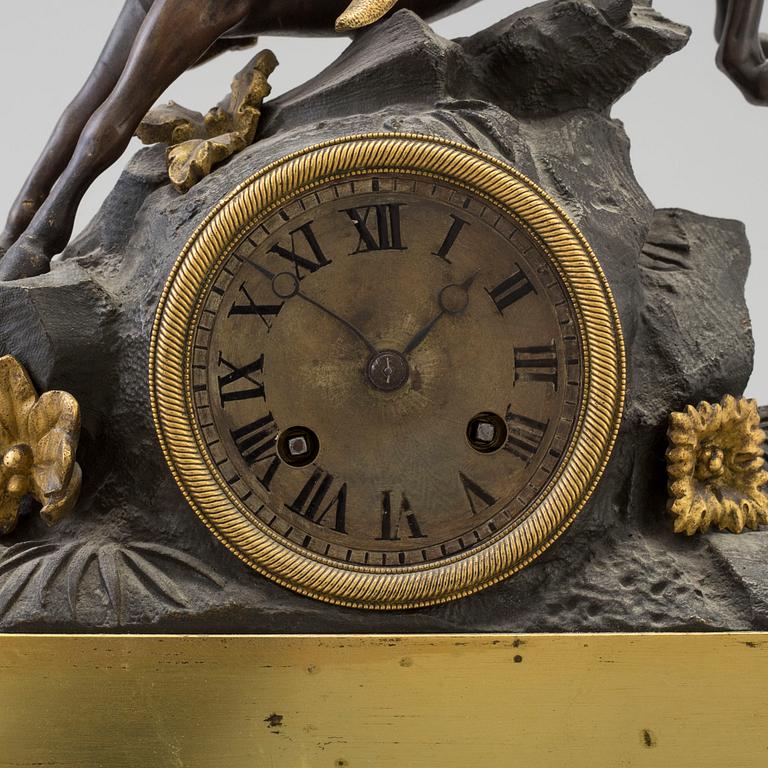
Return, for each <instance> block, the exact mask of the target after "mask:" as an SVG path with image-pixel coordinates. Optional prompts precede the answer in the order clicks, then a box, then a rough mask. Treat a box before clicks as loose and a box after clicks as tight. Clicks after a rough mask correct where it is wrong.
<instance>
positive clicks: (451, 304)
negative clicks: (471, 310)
mask: <svg viewBox="0 0 768 768" xmlns="http://www.w3.org/2000/svg"><path fill="white" fill-rule="evenodd" d="M476 277H477V272H475V273H474V274H473V275H471V276H470V277H468V278H467V279H466V280H465V281H464V282H463V283H451V284H450V285H446V286H445V287H444V288H443V289H442V290H441V291H440V293H439V294H438V295H437V304H438V307H439V312H438V313H437V314H436V315H435V316H434V317H433V318H432V319H431V320H430V321H429V322H428V323H427V324H426V325H425V326H424V327H423V328H421V329H420V330H419V331H417V332H416V333H415V334H414V336H413V338H412V339H411V340H410V341H409V342H408V344H407V345H406V347H405V349H404V350H403V354H404V355H408V354H410V353H411V352H413V350H414V349H416V347H418V346H419V344H421V342H422V341H424V339H426V338H427V336H428V335H429V333H430V331H431V330H432V329H433V328H434V327H435V325H437V323H438V321H439V320H440V318H441V317H443V316H444V315H460V314H461V313H462V312H463V311H464V310H465V309H466V308H467V306H468V305H469V289H470V288H471V287H472V283H474V282H475V278H476Z"/></svg>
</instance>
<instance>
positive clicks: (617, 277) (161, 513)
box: [0, 0, 768, 632]
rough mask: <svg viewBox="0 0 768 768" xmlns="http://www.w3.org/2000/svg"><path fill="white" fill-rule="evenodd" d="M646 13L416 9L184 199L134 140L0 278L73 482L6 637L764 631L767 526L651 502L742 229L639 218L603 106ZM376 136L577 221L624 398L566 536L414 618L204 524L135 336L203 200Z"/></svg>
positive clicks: (741, 323)
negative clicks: (306, 592)
mask: <svg viewBox="0 0 768 768" xmlns="http://www.w3.org/2000/svg"><path fill="white" fill-rule="evenodd" d="M686 39H687V30H686V29H685V28H682V27H679V26H677V25H674V24H671V23H670V22H667V21H666V20H664V19H662V18H661V17H660V16H659V15H658V14H657V13H656V12H654V11H653V10H652V9H651V8H650V7H648V5H647V4H645V3H638V4H637V5H636V6H634V7H633V6H632V5H631V3H629V2H627V1H626V0H614V1H613V2H611V1H609V0H602V1H599V0H594V1H592V0H568V2H562V1H561V2H548V3H541V4H539V5H537V6H535V7H533V8H531V9H528V10H526V11H523V12H521V13H518V14H516V15H514V16H511V17H510V18H508V19H506V20H505V21H503V22H500V23H499V24H497V25H496V26H494V27H492V28H491V29H489V30H487V31H485V32H482V33H480V34H478V35H476V36H474V37H472V38H468V39H465V40H461V41H458V42H449V41H446V40H443V39H441V38H439V37H437V36H436V35H434V34H433V32H432V31H431V30H430V29H429V28H428V27H427V26H426V25H424V24H423V23H422V22H421V21H420V20H419V19H418V18H417V17H415V16H414V15H412V14H411V13H409V12H405V11H403V12H400V13H397V14H395V15H394V16H392V17H391V18H389V19H387V20H386V21H385V22H383V23H381V24H379V25H377V26H375V27H374V28H372V29H370V30H368V31H366V32H364V33H362V34H361V35H359V37H358V38H357V39H356V40H355V42H354V43H353V44H352V45H351V46H350V47H349V49H348V50H347V51H346V52H345V53H344V54H343V55H342V56H341V58H340V59H339V60H338V61H337V62H336V63H334V64H333V65H332V66H331V67H329V68H328V69H327V70H326V71H325V72H323V73H322V74H320V75H319V76H318V77H316V78H315V79H314V80H312V81H310V82H309V83H307V84H306V85H304V86H302V87H301V88H299V89H297V90H295V91H293V92H291V93H289V94H286V95H285V96H283V97H281V98H279V99H276V100H275V101H273V102H272V103H271V104H269V105H267V107H266V109H265V115H264V123H263V127H262V131H261V135H260V137H259V141H258V142H257V143H256V144H255V145H254V146H253V147H251V148H250V149H248V150H247V151H245V152H244V153H243V154H241V155H239V156H238V157H236V158H234V159H233V160H232V162H230V163H229V164H228V165H227V166H225V167H223V168H221V169H220V170H218V171H217V172H216V173H214V174H213V175H212V176H210V177H209V178H207V179H205V180H204V181H203V182H201V183H200V184H199V185H198V186H196V187H195V188H194V189H193V190H192V191H191V192H190V193H189V194H187V195H186V196H182V195H180V194H179V193H177V192H176V191H175V190H173V188H172V187H171V186H170V185H169V184H168V183H167V178H166V174H165V165H164V161H163V151H162V149H161V148H151V149H148V150H143V151H142V152H140V153H139V154H138V155H137V156H136V157H135V158H134V160H133V161H132V162H131V164H130V165H129V167H128V169H127V170H126V172H125V173H124V175H123V177H122V178H121V179H120V181H119V183H118V184H117V186H116V188H115V190H114V192H113V193H112V194H111V195H110V197H109V198H108V199H107V201H106V202H105V204H104V206H103V208H102V210H101V212H100V213H99V215H98V216H97V217H96V218H95V220H94V221H93V222H92V224H91V225H90V227H89V228H88V230H87V231H86V232H85V233H84V234H83V236H82V237H81V238H80V239H79V240H78V241H77V242H75V243H74V244H73V245H72V246H71V247H70V248H69V249H68V250H67V252H66V253H65V254H64V258H63V260H62V262H61V263H57V264H56V265H55V267H54V269H53V271H52V272H51V274H49V275H46V276H43V277H40V278H36V279H34V280H28V281H26V282H20V283H14V284H5V285H0V354H13V355H15V356H17V357H18V358H19V360H20V361H21V362H22V363H24V364H25V365H26V366H27V368H28V369H29V371H30V372H31V374H32V375H33V377H34V378H35V380H36V383H37V385H38V387H39V388H40V389H41V390H47V389H53V388H57V389H64V390H67V391H69V392H72V393H73V394H74V395H75V396H76V397H77V398H78V400H79V401H80V403H81V404H82V409H83V437H82V441H81V450H80V454H79V460H80V463H81V464H82V466H83V469H84V472H85V488H84V492H83V496H82V500H81V503H80V507H79V510H78V512H77V514H76V516H75V517H74V518H73V519H71V520H69V521H67V522H66V523H64V524H63V525H62V526H60V527H59V528H56V529H53V530H48V529H45V528H44V526H43V525H42V524H41V523H39V522H38V521H37V520H36V518H35V516H33V515H30V516H28V517H27V518H26V519H25V520H23V521H22V523H21V524H20V526H19V528H18V530H17V532H16V533H15V534H14V538H13V539H11V540H6V541H5V544H6V545H7V548H6V549H5V550H4V551H2V552H1V553H0V629H3V630H49V631H64V630H75V631H98V630H105V629H106V630H129V631H139V630H143V631H184V632H192V631H207V632H241V631H243V632H245V631H247V632H278V631H280V632H328V631H334V632H356V631H366V632H379V631H380V632H392V631H405V632H425V631H456V632H461V631H485V630H498V631H511V632H521V631H543V630H549V631H579V630H581V631H601V630H682V629H689V630H690V629H749V628H764V627H767V626H768V607H767V606H768V597H767V595H768V579H766V577H765V576H764V574H762V573H760V569H758V568H757V567H756V564H757V563H759V562H760V561H761V560H762V559H764V553H766V552H768V533H758V534H748V535H746V536H744V537H741V538H738V539H736V538H735V537H733V536H727V535H722V534H710V535H708V536H703V537H699V538H694V539H685V538H680V537H676V536H674V535H673V534H672V533H671V524H670V521H669V520H668V519H666V517H665V514H664V509H665V496H666V488H665V474H664V471H665V470H664V458H663V457H664V433H665V428H666V417H667V415H668V414H669V412H670V411H672V410H675V409H678V408H680V407H682V406H684V405H685V404H686V403H689V402H698V401H699V400H700V399H711V400H718V399H719V398H720V396H721V395H722V394H724V393H732V394H740V393H741V392H742V391H743V388H744V386H745V385H746V382H747V380H748V378H749V375H750V371H751V362H752V338H751V333H750V326H749V318H748V315H747V310H746V307H745V304H744V282H745V278H746V274H747V269H748V263H749V249H748V245H747V242H746V239H745V236H744V230H743V227H742V225H741V224H739V223H737V222H732V221H721V220H715V219H709V218H705V217H702V216H697V215H695V214H693V213H688V212H685V211H678V210H672V211H655V210H654V207H653V205H652V204H651V203H650V201H649V200H648V199H647V197H646V196H645V194H644V193H643V191H642V190H641V189H640V188H639V187H638V185H637V182H636V181H635V178H634V175H633V173H632V169H631V166H630V162H629V143H628V140H627V137H626V136H625V134H624V131H623V128H622V126H621V125H620V124H619V123H618V122H615V121H613V120H611V118H610V117H609V109H610V106H611V105H612V103H613V102H614V101H615V100H616V99H617V98H619V97H620V96H621V95H622V94H623V93H625V92H626V91H627V90H628V89H629V88H630V87H631V86H632V84H633V83H634V81H635V79H636V78H637V77H639V76H640V75H641V74H643V73H644V72H645V71H647V70H648V69H650V68H651V67H653V66H654V65H655V64H657V63H658V61H660V60H661V58H663V56H665V55H666V54H668V53H671V52H673V51H675V50H677V49H679V48H680V47H682V46H683V45H684V43H685V41H686ZM373 131H399V132H415V133H427V134H435V135H438V136H442V137H446V138H450V139H454V140H458V141H461V142H464V143H466V144H469V145H471V146H476V147H480V148H481V149H483V150H485V151H487V152H490V153H492V154H494V155H496V156H498V157H500V158H502V159H504V160H506V161H507V162H509V163H510V164H512V165H514V166H515V167H517V168H518V169H520V170H521V171H522V172H523V173H525V174H526V175H527V176H529V177H531V178H532V179H533V180H534V181H536V182H537V183H538V184H539V185H541V186H542V187H543V188H544V189H546V190H547V191H548V192H549V193H550V194H551V195H552V196H554V197H555V198H556V200H557V201H558V202H559V203H560V205H561V206H563V208H565V210H566V211H567V212H568V213H569V214H570V216H571V217H572V218H573V219H574V220H575V221H576V223H577V225H578V226H579V227H580V228H581V229H582V231H583V232H584V233H585V235H586V236H587V238H588V239H589V241H590V242H591V244H592V246H593V247H594V249H595V251H596V252H597V254H598V257H599V258H600V260H601V263H602V265H603V267H604V269H605V271H606V274H607V276H608V279H609V281H610V283H611V285H612V288H613V291H614V294H615V297H616V299H617V303H618V305H619V309H620V313H621V319H622V325H623V328H624V332H625V336H626V340H627V346H628V353H629V372H630V381H629V398H628V405H627V410H626V415H625V418H624V423H623V428H622V432H621V435H620V438H619V443H618V447H617V450H616V452H615V455H614V458H613V460H612V462H611V464H610V467H609V470H608V472H607V474H606V477H605V478H604V480H603V482H602V484H601V486H600V488H599V490H598V492H597V493H596V495H595V496H594V498H593V499H592V501H591V502H590V504H589V506H588V507H587V509H586V510H585V511H584V512H583V513H582V514H581V516H580V517H579V518H578V520H577V521H576V523H575V524H574V525H573V527H572V528H571V529H570V530H569V531H568V533H567V535H565V536H563V537H562V538H561V539H560V540H559V541H558V542H557V543H556V544H555V545H554V546H552V547H551V549H549V550H548V551H547V552H546V553H545V554H544V555H543V556H542V557H541V558H539V559H538V560H537V561H536V562H535V563H534V564H533V565H531V566H529V567H528V568H526V569H524V570H523V571H522V572H521V573H519V574H518V575H516V576H514V577H512V578H511V579H509V580H508V581H506V582H504V583H502V584H499V585H498V586H496V587H493V588H491V589H489V590H487V591H485V592H483V593H481V594H478V595H475V596H473V597H470V598H467V599H464V600H461V601H459V602H456V603H453V604H449V605H445V606H441V607H435V608H432V609H427V610H419V611H413V612H399V613H392V614H381V613H377V614H371V613H366V612H362V611H352V610H347V609H342V608H335V607H331V606H327V605H323V604H321V603H317V602H315V601H312V600H309V599H306V598H302V597H299V596H298V595H295V594H293V593H291V592H289V591H286V590H284V589H282V588H280V587H277V586H275V585H273V584H272V583H271V582H269V581H268V580H266V579H264V578H262V577H260V576H258V575H257V574H256V573H255V572H253V571H252V570H250V569H249V568H247V567H246V566H245V565H243V564H242V563H240V562H239V561H238V560H237V559H235V558H234V557H232V556H231V555H230V554H229V553H228V552H227V551H226V550H225V549H224V548H223V547H222V546H221V545H219V544H218V543H217V542H216V541H215V540H214V539H213V538H212V537H211V536H210V535H209V533H208V532H207V531H206V530H205V528H204V527H203V526H202V525H201V524H200V523H199V522H198V520H197V518H196V517H195V515H194V514H193V513H192V512H191V510H190V509H189V508H188V507H187V505H186V504H185V502H184V500H183V498H182V497H181V494H180V493H179V491H178V490H177V488H176V485H175V483H174V481H173V480H172V478H171V476H170V474H169V472H168V470H167V468H166V466H165V463H164V461H163V458H162V456H161V453H160V450H159V448H158V444H157V440H156V437H155V433H154V429H153V426H152V423H151V417H150V409H149V396H148V390H147V360H148V348H149V335H150V329H151V325H152V321H153V315H154V311H155V308H156V306H157V302H158V298H159V296H160V293H161V291H162V287H163V284H164V282H165V280H166V278H167V276H168V274H169V272H170V269H171V266H172V264H173V262H174V260H175V259H176V257H177V255H178V253H179V252H180V251H181V249H182V247H183V245H184V243H185V242H186V240H187V239H188V238H189V236H190V235H191V233H192V232H193V230H194V229H195V228H196V227H197V225H198V224H199V223H200V221H201V220H202V219H203V217H204V216H205V215H206V213H207V212H208V211H209V210H210V209H211V208H212V207H213V206H214V205H215V203H216V202H217V201H218V200H219V199H220V198H221V197H222V196H223V195H225V194H226V193H228V192H229V191H230V190H231V189H232V188H233V187H235V186H236V185H237V184H239V183H240V182H242V181H243V180H244V179H246V178H247V177H249V176H250V175H252V174H253V173H254V172H256V171H257V170H258V169H260V168H262V167H263V166H264V165H266V164H268V163H270V162H272V161H273V160H275V159H277V158H279V157H281V156H283V155H285V154H287V153H289V152H292V151H295V150H298V149H300V148H302V147H304V146H305V145H307V144H308V143H314V142H319V141H323V140H325V139H330V138H335V137H338V136H342V135H349V134H355V133H361V132H373Z"/></svg>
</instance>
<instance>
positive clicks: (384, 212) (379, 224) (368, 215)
mask: <svg viewBox="0 0 768 768" xmlns="http://www.w3.org/2000/svg"><path fill="white" fill-rule="evenodd" d="M402 207H403V206H402V205H401V204H400V203H386V204H381V205H369V206H367V207H365V208H347V209H345V210H343V211H342V213H346V214H347V216H349V218H350V220H351V221H352V223H353V224H354V225H355V229H356V230H357V234H358V235H359V237H360V239H359V240H358V243H357V248H356V249H355V250H354V251H353V252H352V253H368V252H370V251H392V250H395V251H404V250H405V246H404V245H403V240H402V233H401V231H400V209H401V208H402Z"/></svg>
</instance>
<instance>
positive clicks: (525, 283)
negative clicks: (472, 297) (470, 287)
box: [486, 267, 536, 314]
mask: <svg viewBox="0 0 768 768" xmlns="http://www.w3.org/2000/svg"><path fill="white" fill-rule="evenodd" d="M486 290H488V289H486ZM529 293H536V289H535V288H534V287H533V285H531V281H530V280H529V279H528V277H527V276H526V274H525V272H523V270H522V269H520V268H519V267H518V268H517V271H516V272H514V273H513V274H511V275H510V276H509V277H508V278H506V279H505V280H502V281H501V282H500V283H499V284H498V285H497V286H496V287H495V288H494V289H493V290H488V294H489V295H490V297H491V298H492V299H493V303H494V304H495V305H496V307H497V308H498V310H499V312H501V313H502V314H504V310H505V309H506V308H507V307H509V306H511V305H512V304H514V303H515V302H517V301H520V299H522V298H523V297H524V296H527V295H528V294H529Z"/></svg>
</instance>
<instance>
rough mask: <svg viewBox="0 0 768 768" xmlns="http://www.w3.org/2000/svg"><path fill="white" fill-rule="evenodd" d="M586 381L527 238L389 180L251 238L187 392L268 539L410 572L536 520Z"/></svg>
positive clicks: (415, 181)
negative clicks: (289, 447)
mask: <svg viewBox="0 0 768 768" xmlns="http://www.w3.org/2000/svg"><path fill="white" fill-rule="evenodd" d="M582 369H583V357H582V348H581V344H580V340H579V334H578V320H577V316H576V313H575V310H574V307H573V304H572V302H571V300H570V298H569V295H568V292H567V290H566V288H565V286H564V284H563V281H562V279H561V277H560V276H559V274H558V270H557V268H556V266H555V264H554V263H553V261H552V259H551V258H550V256H549V255H548V254H547V253H546V252H545V250H544V249H543V248H542V246H541V245H540V244H539V243H538V242H537V241H536V240H535V238H534V237H532V236H531V234H529V232H528V231H527V230H526V228H525V227H524V226H522V225H521V224H520V222H516V221H514V220H513V219H512V217H510V216H507V215H504V213H503V212H502V211H500V210H499V209H498V207H497V206H495V205H494V204H493V203H492V202H490V201H487V200H484V199H482V198H481V197H479V196H478V195H475V194H473V193H471V192H468V191H466V190H462V189H460V188H457V187H455V186H452V185H451V184H450V183H446V182H437V181H433V180H430V179H427V178H418V177H413V176H404V175H398V174H397V173H382V174H375V175H373V174H372V175H367V176H363V177H359V178H356V179H354V181H351V180H350V181H347V180H340V181H334V182H331V183H328V184H325V185H323V186H321V187H319V188H317V189H316V190H314V191H313V192H312V194H309V195H305V196H302V197H301V198H299V199H297V200H294V201H292V202H289V203H288V204H286V205H284V206H282V207H280V208H278V210H276V211H275V212H274V214H273V215H272V216H271V217H270V218H269V219H268V220H267V221H264V222H262V223H261V224H260V225H259V226H257V227H255V228H254V229H252V230H251V231H250V232H248V233H247V235H246V236H245V237H243V238H242V240H241V241H240V242H239V244H238V245H237V247H236V248H235V249H234V250H233V251H232V252H231V254H230V255H229V256H228V258H227V259H226V260H225V261H224V262H223V263H222V264H221V266H220V269H219V272H218V275H217V276H216V279H215V282H213V284H212V285H211V287H210V290H209V291H208V295H207V297H206V299H205V301H204V302H203V304H202V310H201V312H200V314H199V316H198V318H197V323H196V327H195V334H194V354H193V364H192V371H191V377H192V382H191V383H192V390H193V392H194V407H195V418H196V420H197V422H198V426H199V430H200V433H201V435H202V439H203V442H204V444H205V446H206V448H207V450H208V452H209V455H210V459H211V461H212V463H213V464H214V465H215V467H216V468H217V470H218V472H220V473H221V476H222V477H223V478H225V479H226V483H227V484H228V486H229V487H230V489H231V492H232V493H233V494H235V496H236V497H237V498H238V499H239V500H240V502H241V503H242V504H243V505H244V506H245V508H246V509H247V511H248V514H249V515H250V516H252V518H253V519H254V520H257V521H259V522H260V523H261V524H263V525H264V526H266V527H268V528H269V529H271V530H272V531H274V533H275V534H277V535H278V536H280V537H282V538H284V539H285V540H287V541H289V542H291V543H292V544H294V545H295V546H297V547H300V548H301V549H303V550H307V551H309V552H312V553H314V554H317V555H321V556H323V557H327V558H329V559H332V560H337V561H340V562H343V563H350V564H358V565H363V566H364V565H376V566H381V567H397V566H403V565H421V564H425V563H432V562H435V561H438V560H441V559H444V558H446V557H451V556H453V555H456V554H459V553H462V552H466V551H468V550H471V549H473V548H475V547H477V546H478V545H481V544H483V543H484V542H486V541H488V540H489V539H491V538H492V537H494V536H496V535H497V534H498V533H499V532H500V531H503V530H504V529H506V528H508V527H510V526H514V525H516V524H517V523H518V522H519V521H520V520H521V518H523V517H525V515H526V513H527V512H528V511H529V510H530V508H531V506H532V505H534V504H535V503H536V499H537V497H538V496H539V495H540V494H541V493H542V491H543V490H544V489H545V488H546V486H547V484H548V483H549V481H550V480H551V479H552V477H553V475H554V473H555V472H556V470H557V467H558V465H559V463H560V462H561V461H562V459H563V456H564V453H565V451H566V448H567V446H568V443H569V440H570V438H571V435H572V432H573V429H574V425H575V423H576V421H577V418H578V415H579V410H580V402H581V396H582V380H583V377H582ZM481 414H487V415H488V417H487V418H485V419H483V418H482V417H481ZM494 417H495V418H494ZM476 418H477V421H476V422H473V420H475V419H476ZM296 427H302V428H304V429H306V430H308V434H310V435H312V436H313V438H314V439H316V441H317V444H318V448H319V450H318V451H317V455H316V458H315V460H314V461H312V462H311V463H310V464H306V465H301V466H292V465H291V463H289V462H291V459H292V457H291V455H290V454H289V453H286V454H284V455H282V456H281V454H280V452H279V451H278V449H277V442H278V441H279V438H280V435H281V433H282V432H284V431H286V430H291V429H295V428H296ZM289 444H290V442H289ZM297 444H299V445H304V444H302V443H297ZM486 448H488V450H486Z"/></svg>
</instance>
